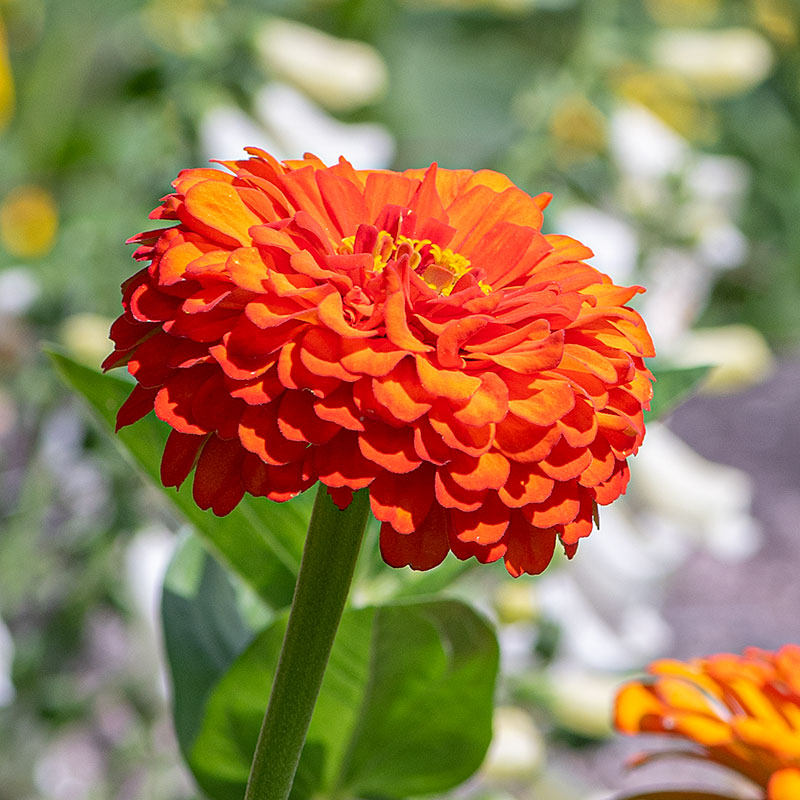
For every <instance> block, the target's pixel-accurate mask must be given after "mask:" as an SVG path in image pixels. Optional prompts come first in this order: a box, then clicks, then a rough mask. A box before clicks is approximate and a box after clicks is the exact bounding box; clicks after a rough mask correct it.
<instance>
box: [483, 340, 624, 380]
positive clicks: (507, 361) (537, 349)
mask: <svg viewBox="0 0 800 800" xmlns="http://www.w3.org/2000/svg"><path fill="white" fill-rule="evenodd" d="M563 348H564V331H556V332H555V333H553V334H552V335H551V336H548V337H547V338H545V339H539V340H538V341H535V342H532V341H525V342H521V343H520V344H517V345H514V346H513V347H510V348H509V349H508V350H506V351H505V352H503V353H497V354H489V355H485V356H484V355H482V354H480V353H476V354H475V355H474V356H473V358H476V359H482V360H489V361H494V363H495V364H499V365H500V366H501V367H506V369H510V370H512V371H514V372H517V373H519V374H522V375H531V374H533V373H536V372H541V371H542V370H545V369H553V368H554V367H557V366H558V365H559V364H560V363H561V359H562V353H563ZM615 374H616V373H615Z"/></svg>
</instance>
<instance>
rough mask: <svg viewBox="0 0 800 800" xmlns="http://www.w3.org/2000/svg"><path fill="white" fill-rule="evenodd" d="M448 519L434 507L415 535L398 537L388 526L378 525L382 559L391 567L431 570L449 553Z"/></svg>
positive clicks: (439, 509)
mask: <svg viewBox="0 0 800 800" xmlns="http://www.w3.org/2000/svg"><path fill="white" fill-rule="evenodd" d="M448 526H449V519H448V516H447V513H446V512H445V511H444V509H442V508H440V507H439V506H437V505H435V504H434V505H433V506H432V507H431V510H430V513H429V514H428V516H427V517H426V518H425V520H424V521H423V523H422V524H421V525H420V526H419V527H418V528H417V529H416V530H415V531H414V533H398V532H397V531H395V530H394V528H392V526H391V525H390V524H389V523H388V522H384V523H383V525H381V555H382V556H383V560H384V561H385V562H386V563H387V564H388V565H389V566H390V567H405V566H409V567H411V568H412V569H419V570H426V569H433V568H434V567H436V566H438V565H439V564H441V563H442V561H444V559H445V556H446V555H447V553H448V551H449V549H450V548H449V545H448V532H447V531H448Z"/></svg>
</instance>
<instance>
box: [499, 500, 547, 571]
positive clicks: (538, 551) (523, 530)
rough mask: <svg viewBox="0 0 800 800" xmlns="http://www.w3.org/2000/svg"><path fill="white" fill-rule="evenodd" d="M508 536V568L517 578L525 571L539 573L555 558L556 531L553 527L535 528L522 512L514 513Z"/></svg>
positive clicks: (506, 561) (506, 560)
mask: <svg viewBox="0 0 800 800" xmlns="http://www.w3.org/2000/svg"><path fill="white" fill-rule="evenodd" d="M506 538H507V541H508V550H507V552H506V556H505V563H506V569H507V570H508V572H509V574H510V575H512V576H513V577H515V578H518V577H519V576H520V575H522V574H523V573H528V574H529V575H539V574H540V573H541V572H544V570H545V569H546V568H547V565H548V564H549V563H550V561H551V560H552V559H553V551H554V550H555V546H556V532H555V529H553V528H548V529H544V530H542V529H539V528H534V527H532V526H531V525H529V524H528V523H527V522H526V521H525V519H524V518H523V517H522V515H521V514H514V518H513V519H512V521H511V524H510V525H509V527H508V534H507V536H506Z"/></svg>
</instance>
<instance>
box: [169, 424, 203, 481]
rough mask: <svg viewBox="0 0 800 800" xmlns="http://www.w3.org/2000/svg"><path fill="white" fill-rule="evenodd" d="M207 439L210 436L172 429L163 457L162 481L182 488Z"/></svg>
mask: <svg viewBox="0 0 800 800" xmlns="http://www.w3.org/2000/svg"><path fill="white" fill-rule="evenodd" d="M207 441H208V436H190V435H187V434H185V433H178V431H172V432H171V433H170V435H169V436H168V437H167V443H166V445H165V446H164V454H163V455H162V457H161V483H163V484H164V486H174V487H176V488H180V485H181V484H182V483H183V482H184V481H185V480H186V477H187V476H188V475H189V473H190V472H191V471H192V470H193V469H194V467H195V464H196V463H197V457H198V454H199V452H200V449H201V448H202V447H203V445H204V444H205V443H206V442H207Z"/></svg>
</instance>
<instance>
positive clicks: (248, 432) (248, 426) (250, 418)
mask: <svg viewBox="0 0 800 800" xmlns="http://www.w3.org/2000/svg"><path fill="white" fill-rule="evenodd" d="M278 407H279V403H271V404H270V405H266V406H252V407H250V408H248V409H246V410H245V412H244V413H243V414H242V418H241V421H240V422H239V430H238V435H239V441H240V442H241V443H242V446H243V447H244V448H245V449H246V450H249V451H250V452H251V453H255V455H257V456H258V457H259V458H260V459H261V460H262V461H264V462H265V463H266V464H271V465H273V466H280V465H282V464H288V463H289V462H290V461H297V460H298V459H301V458H303V456H304V455H305V451H306V447H307V445H306V442H298V441H290V440H289V439H287V438H285V437H284V435H283V434H282V433H281V430H280V428H279V427H278Z"/></svg>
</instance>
